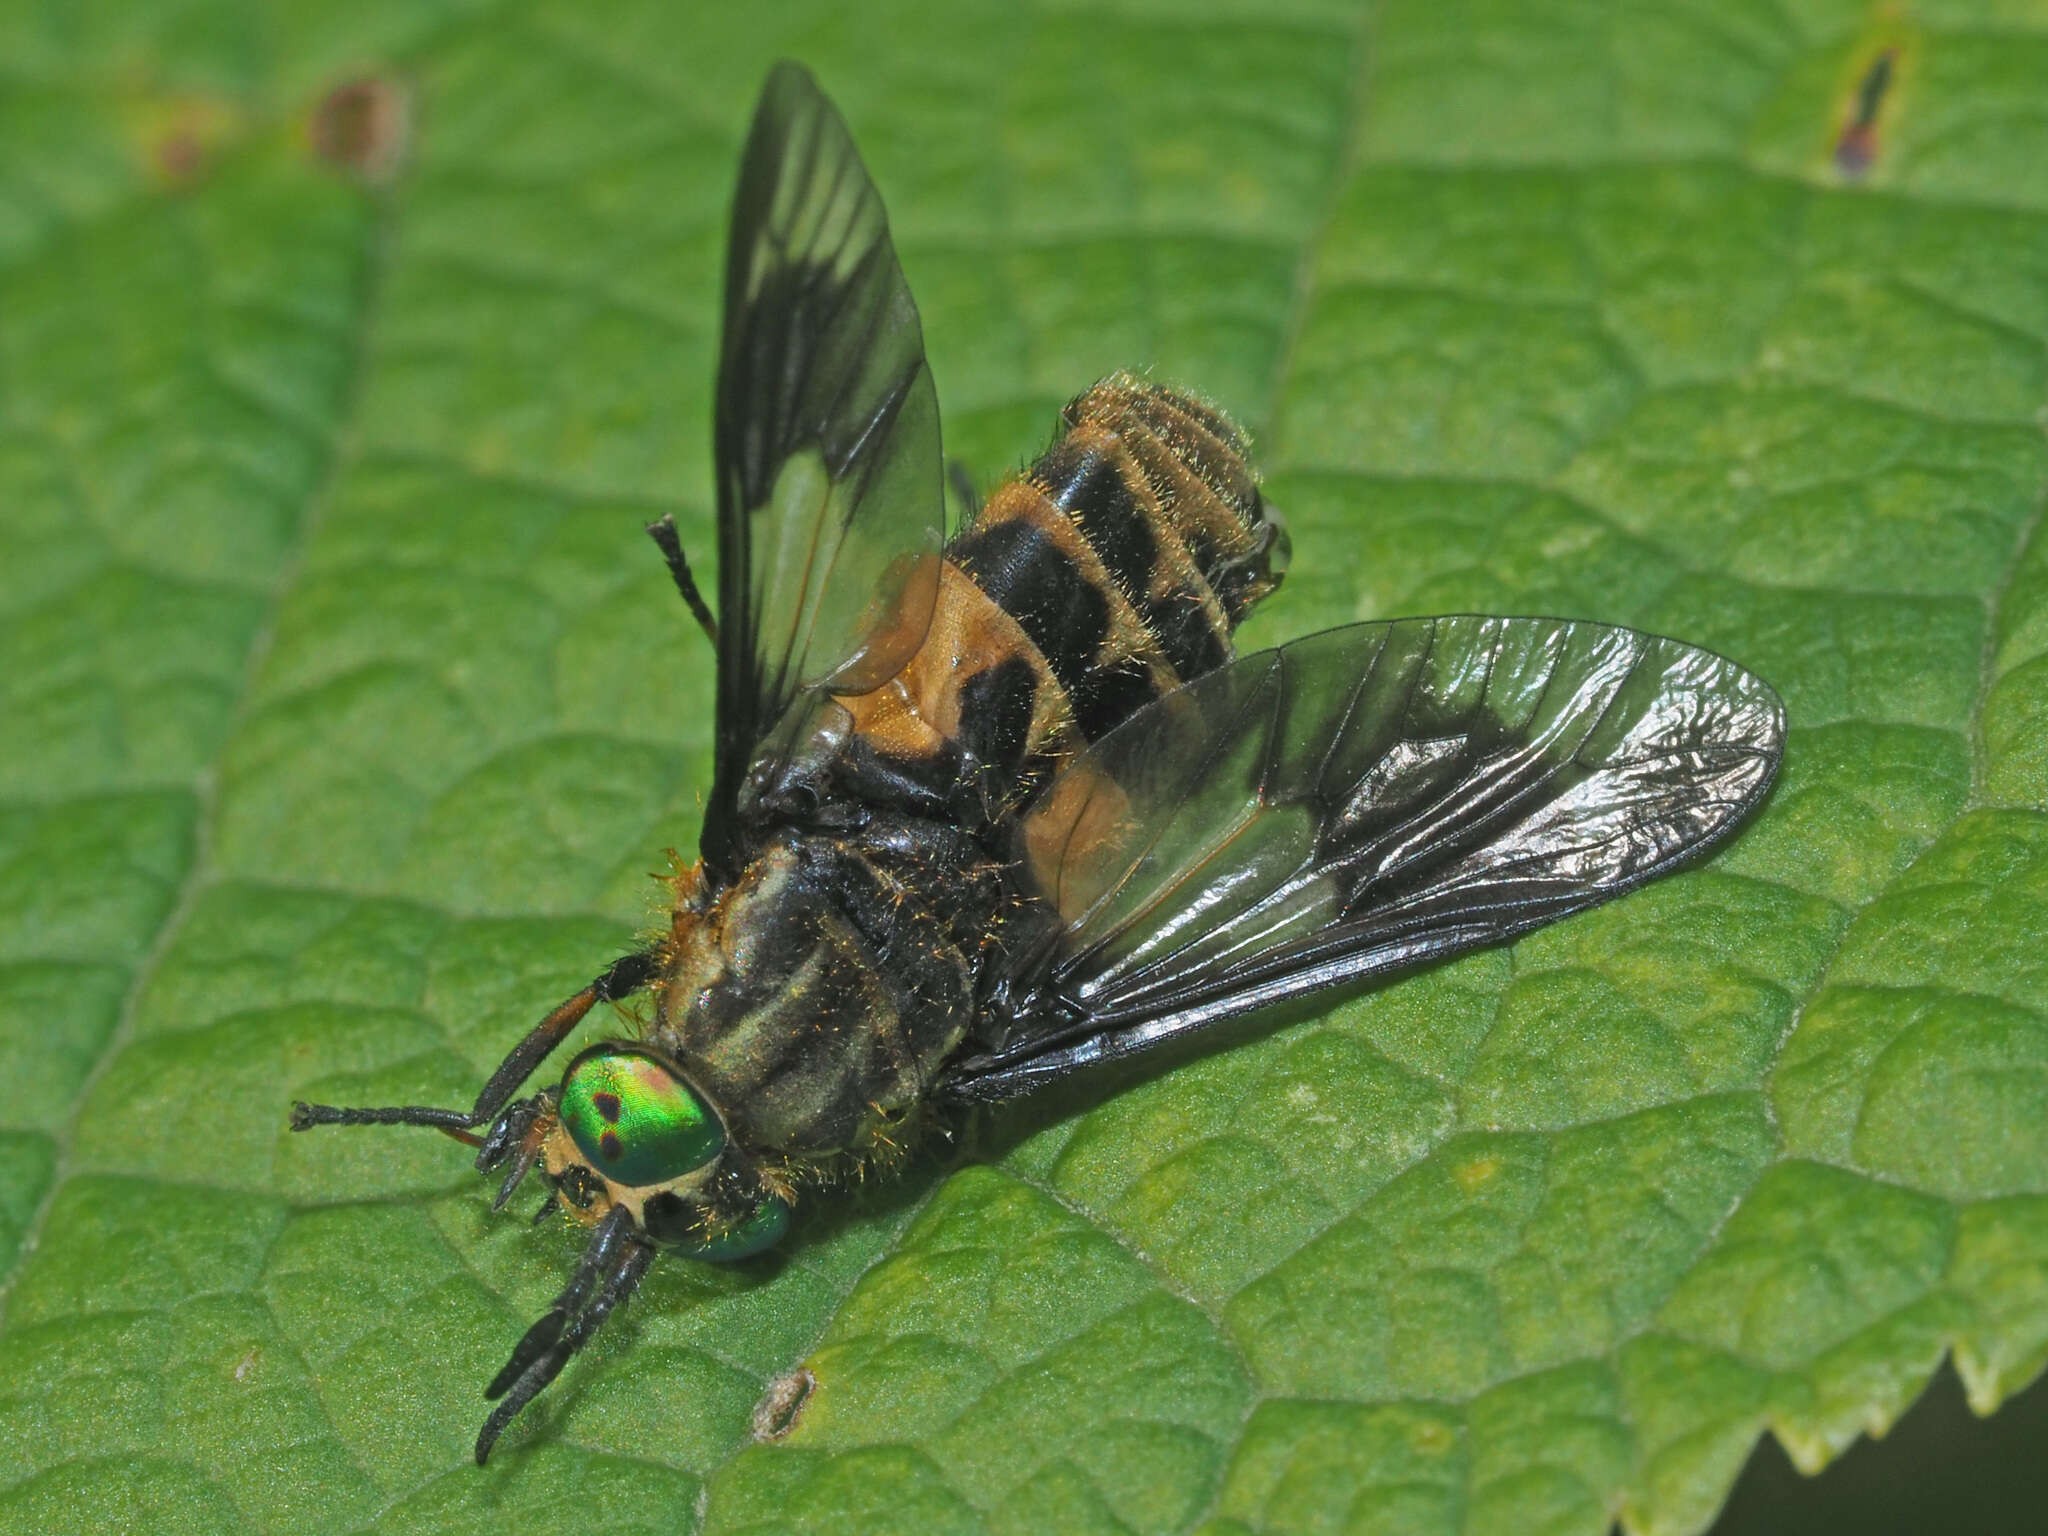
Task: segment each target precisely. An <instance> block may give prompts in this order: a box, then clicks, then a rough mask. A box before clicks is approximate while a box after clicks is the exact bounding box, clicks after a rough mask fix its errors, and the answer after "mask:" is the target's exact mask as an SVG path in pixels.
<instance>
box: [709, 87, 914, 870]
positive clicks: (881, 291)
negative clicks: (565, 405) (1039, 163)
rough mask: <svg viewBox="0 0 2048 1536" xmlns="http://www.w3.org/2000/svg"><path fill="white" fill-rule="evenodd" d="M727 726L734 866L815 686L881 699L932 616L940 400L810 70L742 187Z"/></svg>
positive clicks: (723, 465) (847, 142)
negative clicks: (766, 769)
mask: <svg viewBox="0 0 2048 1536" xmlns="http://www.w3.org/2000/svg"><path fill="white" fill-rule="evenodd" d="M713 439H714V443H713V446H714V450H715V453H716V458H717V475H718V561H719V569H718V598H719V607H718V621H719V629H720V643H719V653H718V723H717V747H716V767H715V773H714V779H713V786H712V793H711V801H710V804H709V805H708V806H707V807H706V816H705V834H704V841H705V854H706V857H707V858H709V859H711V860H712V862H713V864H714V866H718V867H721V868H723V869H724V871H725V872H726V873H728V874H730V873H732V872H734V867H735V866H736V864H737V862H738V859H739V857H740V853H739V833H738V828H737V825H736V820H737V811H738V807H739V799H740V790H741V786H742V784H743V783H744V782H745V780H746V778H747V776H748V773H749V770H750V768H751V766H752V765H753V763H754V760H755V758H756V756H757V755H758V754H759V753H760V752H761V751H762V749H763V743H764V741H765V740H766V739H767V738H768V737H769V736H770V734H771V733H773V732H774V731H775V728H776V726H777V724H778V723H779V722H780V721H782V719H783V717H784V716H785V714H787V713H788V712H789V710H790V708H791V706H792V704H793V703H795V701H796V700H797V699H798V697H799V696H800V695H804V694H807V693H811V692H814V691H816V690H819V689H824V688H830V689H832V690H833V691H836V692H841V693H853V694H858V693H865V692H867V691H869V690H871V689H873V688H877V687H880V686H881V685H882V684H883V683H885V682H887V681H888V680H889V678H891V677H893V676H895V674H896V673H897V672H898V671H900V670H901V669H902V667H903V664H904V663H905V662H906V661H907V660H909V658H910V656H911V654H912V653H913V652H915V651H916V649H917V647H918V646H919V645H920V644H921V643H922V642H923V640H924V635H925V631H926V629H927V628H928V627H929V625H930V622H931V614H932V608H933V604H934V602H935V601H936V597H937V592H938V579H939V549H940V546H941V544H942V542H943V539H944V528H945V491H944V481H943V475H944V471H943V458H942V455H941V449H940V442H939V410H938V399H937V396H936V394H935V392H934V390H933V387H932V377H931V370H930V368H929V367H928V366H927V365H926V362H925V355H924V333H923V330H922V328H921V326H920V325H919V322H918V315H917V305H916V304H915V302H914V301H913V300H912V299H911V296H910V289H909V287H908V285H907V284H906V283H905V282H904V278H903V270H902V267H901V266H900V265H899V264H898V262H897V259H896V250H895V246H894V245H893V244H892V243H891V241H890V238H889V225H888V219H887V216H886V214H885V213H884V211H883V208H882V200H881V196H880V194H878V193H877V192H876V190H875V186H874V183H873V182H872V181H871V180H870V179H869V177H868V173H867V170H866V168H865V167H864V166H863V165H862V163H861V159H860V154H859V152H858V151H857V150H856V149H855V148H854V144H853V139H852V137H851V135H850V134H849V133H848V132H847V128H846V124H845V122H844V121H843V120H842V119H841V117H840V116H839V113H838V111H837V110H836V109H835V108H834V107H833V105H832V104H831V102H830V101H828V100H827V99H826V97H825V96H824V94H823V93H822V92H821V91H820V90H819V89H818V86H817V83H816V82H815V81H814V80H813V79H812V78H811V75H810V73H809V71H807V70H805V69H804V68H802V67H801V66H800V65H796V64H792V63H789V62H787V61H785V62H783V63H780V64H777V65H776V66H775V68H774V69H773V70H772V71H771V72H770V73H769V76H768V80H767V83H766V85H765V86H763V88H762V92H761V101H760V105H759V106H758V107H757V108H756V109H755V113H754V122H753V127H752V130H751V131H750V133H749V135H748V138H747V145H746V150H745V153H744V155H743V157H742V159H741V164H740V175H739V184H738V187H737V189H736V190H735V192H734V195H733V208H732V228H731V234H730V237H729V242H728V245H727V248H726V273H725V328H724V337H723V341H722V343H721V347H720V353H719V363H718V390H717V414H716V418H715V424H714V429H713Z"/></svg>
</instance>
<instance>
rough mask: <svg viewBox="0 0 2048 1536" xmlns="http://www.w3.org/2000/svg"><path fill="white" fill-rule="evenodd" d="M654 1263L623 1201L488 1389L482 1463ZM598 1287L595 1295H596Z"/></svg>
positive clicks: (479, 1447)
mask: <svg viewBox="0 0 2048 1536" xmlns="http://www.w3.org/2000/svg"><path fill="white" fill-rule="evenodd" d="M653 1262H654V1248H653V1246H652V1245H651V1244H649V1243H648V1242H646V1241H645V1240H644V1239H643V1238H641V1237H640V1236H639V1235H638V1233H637V1232H636V1231H635V1230H634V1226H633V1218H632V1216H631V1215H630V1214H629V1213H628V1212H627V1210H626V1208H625V1207H624V1206H615V1207H613V1209H612V1212H611V1214H610V1215H608V1216H606V1217H605V1219H604V1220H603V1221H602V1222H600V1223H598V1227H597V1231H596V1232H595V1233H594V1234H593V1235H592V1237H591V1239H590V1246H589V1247H588V1248H586V1249H584V1250H583V1257H582V1258H581V1259H580V1260H578V1261H577V1264H576V1273H575V1274H574V1275H573V1276H571V1277H570V1280H569V1283H568V1285H567V1286H566V1287H564V1288H563V1291H562V1294H561V1295H559V1296H557V1297H556V1298H555V1303H554V1305H553V1306H551V1307H549V1308H548V1310H547V1311H546V1312H545V1313H543V1314H542V1315H541V1318H540V1321H538V1322H537V1323H535V1324H534V1325H533V1326H532V1327H531V1328H529V1329H527V1330H526V1336H525V1337H524V1338H522V1339H521V1340H520V1341H519V1342H518V1344H517V1345H515V1346H514V1347H513V1350H512V1358H511V1359H509V1360H507V1361H506V1362H505V1368H504V1369H503V1370H501V1371H500V1372H498V1374H497V1375H496V1376H493V1377H492V1378H491V1384H490V1385H489V1386H488V1387H486V1388H484V1396H485V1397H493V1398H497V1399H498V1400H499V1401H498V1406H497V1407H496V1408H493V1409H492V1410H491V1416H490V1417H489V1418H487V1419H485V1420H484V1427H483V1431H482V1433H480V1434H479V1435H478V1436H477V1437H476V1464H477V1465H478V1466H482V1465H483V1464H484V1463H485V1461H487V1460H489V1458H490V1454H491V1447H492V1446H494V1445H496V1444H497V1443H498V1436H499V1435H501V1434H503V1433H504V1432H505V1426H506V1425H508V1424H510V1423H511V1422H512V1420H513V1419H514V1418H516V1417H518V1414H519V1411H520V1410H521V1409H522V1408H524V1407H525V1406H526V1405H527V1404H528V1403H530V1402H532V1401H533V1400H534V1398H536V1397H538V1396H539V1395H540V1393H541V1391H542V1389H543V1388H545V1387H546V1386H547V1384H548V1383H549V1382H551V1381H553V1380H554V1379H555V1378H556V1377H557V1376H559V1375H561V1374H562V1369H563V1367H565V1366H566V1365H568V1363H569V1361H570V1360H571V1359H572V1358H573V1357H574V1356H575V1354H576V1352H577V1351H578V1350H579V1349H581V1348H582V1347H583V1346H584V1345H585V1344H587V1343H588V1342H589V1341H590V1336H591V1335H592V1334H594V1333H596V1332H597V1330H598V1329H599V1328H601V1327H602V1326H603V1325H604V1320H605V1319H606V1318H607V1317H609V1316H611V1314H612V1309H613V1308H615V1307H617V1306H618V1304H619V1303H620V1302H622V1301H624V1300H625V1299H626V1298H627V1297H628V1296H630V1295H632V1294H633V1291H634V1288H635V1287H637V1286H638V1285H639V1284H640V1280H641V1277H642V1276H643V1275H645V1274H646V1273H647V1267H648V1265H650V1264H652V1263H653ZM593 1288H595V1290H596V1294H595V1295H592V1294H591V1292H592V1289H593Z"/></svg>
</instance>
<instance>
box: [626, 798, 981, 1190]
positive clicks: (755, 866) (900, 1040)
mask: <svg viewBox="0 0 2048 1536" xmlns="http://www.w3.org/2000/svg"><path fill="white" fill-rule="evenodd" d="M1000 900H1001V893H1000V880H999V877H998V871H997V870H996V868H995V866H993V865H991V864H990V863H989V862H988V860H987V859H986V857H985V856H984V855H983V854H982V853H981V852H980V849H979V847H978V845H976V844H975V843H973V841H972V840H971V839H969V838H967V837H965V836H964V835H963V834H962V833H960V832H959V831H958V830H956V829H954V828H951V827H948V826H945V825H943V824H940V823H936V822H929V821H924V820H920V819H917V818H911V817H898V816H890V815H876V816H873V817H871V818H869V819H868V820H867V821H866V823H865V824H864V825H862V826H860V827H859V828H857V829H852V830H840V831H811V830H802V829H789V830H785V831H783V832H780V833H778V834H777V835H776V836H775V837H774V838H773V839H772V840H771V841H770V842H769V843H768V844H767V846H766V847H765V848H764V849H763V850H762V852H761V853H760V855H759V856H758V857H757V858H755V859H754V860H753V861H752V862H751V863H750V864H749V865H748V866H747V868H746V869H745V870H744V871H743V872H742V873H741V875H740V878H739V879H738V880H737V881H736V882H735V883H734V884H733V885H732V886H731V887H730V888H729V889H727V890H725V891H723V892H722V893H720V894H719V895H717V896H716V897H715V898H713V899H709V900H703V901H691V900H688V899H685V900H684V901H682V902H680V903H679V904H678V906H677V909H676V914H675V920H674V925H673V928H672V930H671V933H670V936H669V939H668V942H667V944H666V946H665V952H664V955H663V974H662V981H661V985H660V990H659V995H658V1003H657V1011H656V1017H655V1021H654V1025H653V1028H652V1030H651V1037H652V1040H653V1043H654V1044H656V1045H657V1046H659V1047H660V1048H661V1049H662V1050H664V1051H666V1052H668V1053H669V1054H670V1055H671V1056H673V1057H674V1058H675V1060H676V1061H677V1062H678V1063H679V1064H680V1065H682V1066H683V1068H684V1069H685V1070H686V1071H687V1072H688V1073H689V1074H690V1076H691V1078H692V1079H693V1080H694V1081H695V1082H696V1083H697V1085H698V1086H699V1087H701V1088H702V1089H703V1090H704V1092H705V1093H706V1094H707V1095H708V1096H709V1097H710V1098H711V1099H712V1101H713V1102H714V1103H715V1104H716V1105H717V1106H718V1108H719V1111H720V1113H721V1114H723V1116H724V1117H725V1121H726V1124H727V1126H728V1128H729V1129H730V1131H731V1134H732V1137H733V1141H734V1143H735V1145H736V1146H737V1147H739V1148H740V1149H742V1150H743V1151H744V1152H746V1153H747V1154H748V1155H750V1156H751V1157H752V1158H754V1159H755V1160H756V1161H757V1162H758V1163H759V1164H760V1166H761V1167H762V1169H763V1171H764V1172H765V1173H767V1174H768V1175H769V1176H770V1177H775V1176H776V1175H777V1174H780V1175H782V1176H784V1177H788V1178H792V1179H794V1178H801V1177H803V1176H805V1175H806V1174H810V1173H816V1172H823V1171H828V1170H830V1169H831V1168H832V1167H833V1166H834V1165H835V1164H838V1163H843V1162H845V1161H846V1160H847V1159H849V1158H850V1159H855V1160H862V1161H865V1160H867V1159H870V1158H876V1157H886V1156H887V1155H889V1153H890V1151H891V1149H892V1148H894V1147H897V1146H899V1145H901V1144H903V1143H904V1141H905V1139H906V1137H907V1136H908V1135H911V1134H914V1133H915V1130H916V1127H915V1125H914V1124H911V1123H910V1116H911V1114H912V1111H913V1110H914V1109H915V1108H916V1107H917V1105H918V1104H919V1103H920V1101H921V1100H923V1099H924V1097H925V1096H926V1091H927V1089H928V1087H929V1085H930V1083H931V1081H932V1079H933V1077H934V1076H935V1075H936V1073H937V1071H938V1069H939V1067H940V1066H941V1064H942V1063H943V1062H944V1061H945V1060H946V1058H947V1056H948V1055H949V1054H950V1053H951V1052H952V1051H953V1050H954V1049H955V1048H956V1047H957V1046H958V1045H959V1044H960V1042H961V1040H962V1039H963V1038H964V1037H965V1035H966V1034H967V1031H968V1028H969V1026H970V1025H971V1023H972V1022H973V1019H974V1015H975V1002H976V989H977V985H978V982H979V977H980V972H981V969H982V967H981V952H982V948H983V945H984V943H985V941H986V937H987V934H988V932H989V930H990V927H991V924H992V922H993V920H994V918H995V915H996V911H997V908H998V905H999V903H1000Z"/></svg>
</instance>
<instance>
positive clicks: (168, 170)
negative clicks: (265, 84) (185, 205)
mask: <svg viewBox="0 0 2048 1536" xmlns="http://www.w3.org/2000/svg"><path fill="white" fill-rule="evenodd" d="M135 112H136V125H137V131H138V133H139V136H140V140H141V150H142V154H143V158H144V159H145V160H146V161H147V162H148V166H149V174H150V176H151V178H152V179H153V180H154V181H155V182H156V183H157V184H158V185H159V186H162V187H164V188H166V189H168V190H170V191H173V192H182V191H184V190H186V189H187V188H189V187H192V186H194V185H196V184H197V183H199V182H200V181H202V180H204V179H205V177H206V175H207V173H208V172H210V171H211V170H212V169H213V168H214V166H215V165H217V164H218V163H219V162H220V158H221V156H222V154H224V153H225V152H226V151H227V149H228V148H229V147H230V146H231V145H232V144H233V142H234V140H235V139H236V137H237V136H238V135H239V133H240V132H241V128H242V118H241V114H240V113H239V112H238V111H237V109H236V108H235V106H234V105H233V104H232V103H230V102H227V101H223V100H220V99H219V98H216V97H211V96H177V97H156V98H148V99H145V100H143V101H142V102H141V103H140V104H139V105H138V106H137V107H136V108H135Z"/></svg>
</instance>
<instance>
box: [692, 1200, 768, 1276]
mask: <svg viewBox="0 0 2048 1536" xmlns="http://www.w3.org/2000/svg"><path fill="white" fill-rule="evenodd" d="M788 1231H789V1206H788V1204H787V1202H785V1201H782V1200H779V1199H777V1198H776V1197H775V1196H774V1195H770V1196H769V1197H768V1198H767V1199H766V1200H763V1201H762V1202H761V1208H760V1209H759V1210H757V1211H755V1212H754V1214H753V1215H751V1216H749V1217H748V1218H747V1219H746V1220H745V1221H743V1222H741V1223H740V1224H739V1225H738V1226H736V1227H734V1228H732V1230H731V1231H729V1232H727V1233H726V1234H725V1235H724V1236H722V1237H714V1238H713V1239H712V1240H711V1241H710V1242H708V1243H699V1244H698V1245H697V1246H696V1248H695V1249H694V1250H693V1251H692V1252H691V1254H690V1257H691V1258H693V1259H708V1260H710V1261H711V1262H712V1263H713V1264H731V1263H733V1262H734V1261H735V1260H738V1259H751V1258H752V1257H753V1256H754V1255H755V1254H757V1253H765V1252H767V1251H768V1250H769V1249H770V1248H773V1247H774V1246H775V1245H776V1244H777V1243H779V1242H781V1241H782V1239H783V1235H784V1234H785V1233H787V1232H788Z"/></svg>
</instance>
